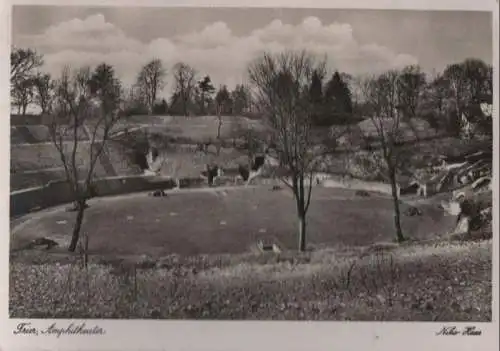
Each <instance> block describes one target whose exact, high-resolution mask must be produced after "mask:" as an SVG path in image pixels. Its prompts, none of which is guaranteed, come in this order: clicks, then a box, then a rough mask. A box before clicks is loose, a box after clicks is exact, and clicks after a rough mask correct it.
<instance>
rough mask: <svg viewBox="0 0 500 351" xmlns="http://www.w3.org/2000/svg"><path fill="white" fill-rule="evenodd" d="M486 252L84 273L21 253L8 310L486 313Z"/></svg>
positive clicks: (444, 247) (244, 259)
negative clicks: (22, 258)
mask: <svg viewBox="0 0 500 351" xmlns="http://www.w3.org/2000/svg"><path fill="white" fill-rule="evenodd" d="M491 251H492V250H491V241H486V242H481V243H466V244H463V243H442V244H441V245H438V246H420V245H417V246H414V245H411V246H403V247H399V248H395V249H394V250H392V253H391V252H385V253H384V254H382V253H368V254H366V253H365V254H360V252H359V251H358V252H356V251H348V252H345V251H344V252H339V251H335V250H319V251H316V252H313V253H311V254H305V255H301V256H296V255H293V256H287V255H285V257H283V256H281V257H279V256H278V257H277V256H272V255H267V256H266V255H259V256H255V255H249V254H247V255H231V256H228V255H213V256H197V257H190V258H188V257H178V256H175V255H174V256H168V257H166V258H164V259H163V260H161V261H159V262H157V265H156V266H155V267H156V269H150V268H142V269H141V268H138V269H137V270H136V271H135V273H133V272H134V271H133V270H131V268H130V267H131V266H130V265H127V264H125V263H121V264H119V265H118V266H113V265H103V264H101V263H96V264H91V265H90V266H89V268H88V271H85V270H82V269H81V268H79V266H78V265H76V264H68V263H67V262H66V263H61V264H59V263H56V264H54V263H46V262H47V261H46V260H45V259H43V258H40V262H39V263H41V262H45V263H44V264H41V265H33V264H26V263H25V262H26V261H25V260H21V259H20V258H19V257H18V258H17V259H15V260H11V275H10V314H11V317H15V318H27V317H38V318H49V317H53V318H69V317H71V318H207V319H289V320H290V319H291V320H294V319H312V320H391V321H396V320H399V321H404V320H410V321H418V320H422V321H425V320H440V321H474V322H476V321H489V320H491V298H492V291H491ZM40 255H42V256H43V255H46V254H44V253H40ZM26 259H28V258H26ZM30 259H33V255H31V258H30ZM117 267H119V268H117ZM350 267H352V269H350ZM349 271H350V272H351V273H350V274H349V273H348V272H349ZM348 277H349V278H348Z"/></svg>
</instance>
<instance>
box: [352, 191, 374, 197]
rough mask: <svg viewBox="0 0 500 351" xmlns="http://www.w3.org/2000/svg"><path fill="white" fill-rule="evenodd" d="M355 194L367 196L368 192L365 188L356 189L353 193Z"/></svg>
mask: <svg viewBox="0 0 500 351" xmlns="http://www.w3.org/2000/svg"><path fill="white" fill-rule="evenodd" d="M355 195H356V196H361V197H369V196H370V193H369V192H368V191H366V190H356V193H355Z"/></svg>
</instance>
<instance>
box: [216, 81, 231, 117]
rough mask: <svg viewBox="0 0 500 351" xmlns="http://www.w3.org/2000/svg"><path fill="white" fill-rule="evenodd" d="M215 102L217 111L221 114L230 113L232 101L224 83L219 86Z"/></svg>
mask: <svg viewBox="0 0 500 351" xmlns="http://www.w3.org/2000/svg"><path fill="white" fill-rule="evenodd" d="M215 103H216V104H217V111H218V113H220V114H223V115H229V114H231V113H232V109H233V106H232V105H233V102H232V99H231V95H230V94H229V90H227V86H226V85H223V86H222V87H220V88H219V91H218V92H217V95H216V96H215Z"/></svg>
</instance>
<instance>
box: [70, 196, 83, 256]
mask: <svg viewBox="0 0 500 351" xmlns="http://www.w3.org/2000/svg"><path fill="white" fill-rule="evenodd" d="M84 212H85V201H79V202H78V209H77V214H76V222H75V226H74V227H73V235H72V237H71V243H70V245H69V248H68V251H69V252H75V250H76V245H77V244H78V239H79V238H80V231H81V229H82V222H83V215H84Z"/></svg>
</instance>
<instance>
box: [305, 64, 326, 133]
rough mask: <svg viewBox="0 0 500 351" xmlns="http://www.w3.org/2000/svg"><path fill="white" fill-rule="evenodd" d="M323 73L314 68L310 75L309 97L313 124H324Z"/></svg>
mask: <svg viewBox="0 0 500 351" xmlns="http://www.w3.org/2000/svg"><path fill="white" fill-rule="evenodd" d="M323 78H324V77H323V75H322V74H321V72H320V71H319V70H315V71H314V72H313V74H312V77H311V84H310V86H309V99H310V102H311V105H312V107H313V110H314V111H313V112H312V114H311V119H312V122H313V124H315V125H324V124H325V123H324V121H323V118H324V113H323Z"/></svg>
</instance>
